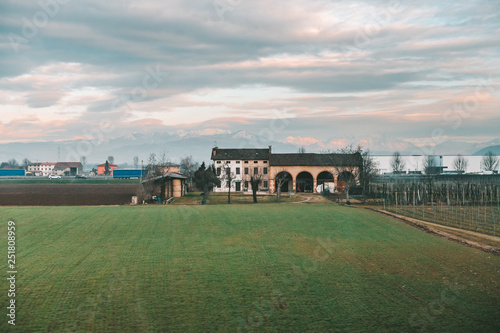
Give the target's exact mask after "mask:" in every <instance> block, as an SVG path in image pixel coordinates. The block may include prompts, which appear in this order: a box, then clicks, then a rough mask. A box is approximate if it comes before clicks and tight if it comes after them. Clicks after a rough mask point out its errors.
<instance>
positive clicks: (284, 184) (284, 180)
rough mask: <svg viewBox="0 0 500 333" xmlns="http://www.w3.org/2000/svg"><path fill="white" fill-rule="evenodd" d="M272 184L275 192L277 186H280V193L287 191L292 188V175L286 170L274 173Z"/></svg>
mask: <svg viewBox="0 0 500 333" xmlns="http://www.w3.org/2000/svg"><path fill="white" fill-rule="evenodd" d="M274 186H275V191H276V192H278V188H280V192H281V193H283V192H285V193H288V192H289V191H291V190H293V178H292V175H291V174H289V173H288V172H286V171H281V172H280V173H278V174H277V175H276V178H275V180H274Z"/></svg>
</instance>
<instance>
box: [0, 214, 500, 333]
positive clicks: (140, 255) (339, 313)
mask: <svg viewBox="0 0 500 333" xmlns="http://www.w3.org/2000/svg"><path fill="white" fill-rule="evenodd" d="M0 212H1V216H2V219H3V220H4V222H3V225H2V227H1V228H0V238H1V239H2V240H3V241H2V244H3V245H2V247H1V248H2V249H3V251H4V252H5V254H7V241H6V240H7V236H6V232H7V221H8V220H9V219H11V220H13V221H15V222H16V227H17V232H16V237H17V244H16V246H17V262H16V265H17V267H16V268H17V271H18V274H17V280H16V288H17V292H16V310H17V313H16V315H17V317H16V327H15V330H16V331H19V332H91V331H93V332H238V331H239V332H333V331H335V332H424V331H425V332H496V331H499V330H500V291H499V278H500V257H497V256H493V255H490V254H488V253H484V252H481V251H479V250H475V249H471V248H467V247H464V246H462V245H458V244H455V243H452V242H449V241H446V240H443V239H441V238H437V237H434V236H431V235H428V234H426V233H423V232H421V231H419V230H416V229H413V228H411V227H409V226H407V225H405V224H403V223H401V222H398V221H396V220H393V219H391V218H388V217H386V216H384V215H380V214H377V213H374V212H371V211H367V210H362V209H355V208H348V207H342V206H336V205H300V204H266V205H249V204H244V205H212V206H210V205H207V206H200V205H197V206H196V205H193V206H182V205H177V206H176V205H172V206H137V207H131V206H130V207H19V208H10V207H9V208H1V210H0ZM6 259H7V258H5V260H4V263H3V266H2V267H3V268H4V276H5V275H6V273H5V272H6V271H7V266H6V265H7V260H6ZM2 280H3V281H4V282H2V283H3V286H2V288H3V290H4V292H2V294H1V296H0V300H1V304H3V306H2V308H3V309H4V310H3V311H4V314H3V315H2V317H3V319H2V321H1V322H0V331H1V332H6V331H8V329H9V327H8V326H9V325H8V324H7V319H8V318H7V317H6V315H5V314H6V313H7V309H6V306H7V303H8V301H9V299H8V297H7V292H6V290H7V289H8V284H7V281H6V279H2ZM12 331H14V329H12Z"/></svg>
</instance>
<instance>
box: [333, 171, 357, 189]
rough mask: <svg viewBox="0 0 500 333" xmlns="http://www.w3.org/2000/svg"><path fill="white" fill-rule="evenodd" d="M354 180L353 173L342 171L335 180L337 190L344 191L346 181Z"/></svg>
mask: <svg viewBox="0 0 500 333" xmlns="http://www.w3.org/2000/svg"><path fill="white" fill-rule="evenodd" d="M353 180H354V175H353V174H352V173H351V172H349V171H342V172H341V173H340V174H339V178H338V181H337V191H338V192H344V190H345V187H346V183H350V182H352V181H353Z"/></svg>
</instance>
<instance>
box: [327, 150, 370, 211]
mask: <svg viewBox="0 0 500 333" xmlns="http://www.w3.org/2000/svg"><path fill="white" fill-rule="evenodd" d="M362 153H363V149H362V148H361V146H357V147H356V148H353V146H352V145H349V146H347V147H344V148H341V149H339V150H338V151H337V152H335V153H334V154H329V155H328V156H329V157H330V161H329V164H330V165H332V166H333V168H334V171H335V172H336V173H337V174H338V175H339V176H338V180H339V181H340V182H342V183H343V184H344V185H345V188H344V193H345V194H346V202H347V203H349V202H350V201H349V191H350V190H351V188H352V187H354V186H356V185H358V182H359V179H360V175H361V172H362V169H363V156H362ZM335 172H333V173H335Z"/></svg>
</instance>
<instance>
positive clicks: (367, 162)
mask: <svg viewBox="0 0 500 333" xmlns="http://www.w3.org/2000/svg"><path fill="white" fill-rule="evenodd" d="M361 157H362V158H363V167H362V168H361V170H360V172H359V181H360V183H361V186H363V192H364V194H367V192H368V188H369V185H370V183H371V182H372V181H373V180H374V179H375V177H376V176H377V173H378V163H377V162H376V161H375V159H374V158H373V156H371V153H370V150H369V149H367V150H365V151H362V152H361Z"/></svg>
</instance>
